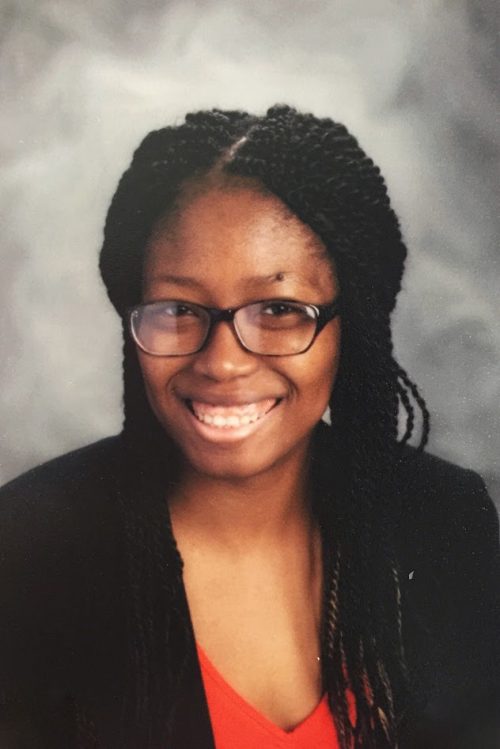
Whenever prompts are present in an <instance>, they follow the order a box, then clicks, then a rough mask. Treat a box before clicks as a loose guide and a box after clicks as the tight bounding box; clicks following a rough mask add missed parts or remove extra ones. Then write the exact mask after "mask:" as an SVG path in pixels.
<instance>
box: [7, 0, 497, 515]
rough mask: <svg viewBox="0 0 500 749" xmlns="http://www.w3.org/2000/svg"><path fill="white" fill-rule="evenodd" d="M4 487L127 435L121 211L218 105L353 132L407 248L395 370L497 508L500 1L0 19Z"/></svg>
mask: <svg viewBox="0 0 500 749" xmlns="http://www.w3.org/2000/svg"><path fill="white" fill-rule="evenodd" d="M0 12H1V17H0V30H1V31H0V33H1V36H2V46H1V50H0V55H1V57H0V70H1V76H2V79H1V90H2V107H1V115H0V116H1V121H2V125H1V135H0V147H1V151H2V170H1V173H0V201H1V204H2V214H3V218H2V238H1V247H2V262H1V275H0V304H1V307H2V313H1V316H2V326H1V328H0V336H1V346H2V349H1V350H2V356H1V357H0V372H1V390H0V408H1V412H0V423H1V430H0V438H1V444H0V449H1V453H0V483H3V482H5V481H6V480H8V479H9V478H11V477H13V476H15V475H16V474H18V473H20V472H21V471H23V470H25V469H27V468H29V467H31V466H32V465H35V464H37V463H39V462H41V461H43V460H46V459H48V458H50V457H52V456H55V455H57V454H60V453H62V452H66V451H68V450H70V449H72V448H74V447H77V446H80V445H82V444H85V443H87V442H90V441H93V440H95V439H98V438H100V437H102V436H105V435H108V434H111V433H115V432H117V431H118V430H119V429H120V420H121V404H120V398H121V341H120V328H119V322H118V320H117V319H116V317H115V314H114V312H113V311H112V309H111V305H110V304H109V303H108V301H107V299H106V295H105V292H104V289H103V287H102V285H101V282H100V280H99V278H98V272H97V254H98V250H99V247H100V242H101V233H102V225H103V221H104V216H105V211H106V208H107V205H108V203H109V199H110V197H111V195H112V192H113V191H114V188H115V186H116V183H117V180H118V178H119V176H120V174H121V172H122V171H123V170H124V168H126V166H127V164H128V162H129V159H130V157H131V153H132V150H133V149H134V148H135V146H136V145H137V144H138V142H139V140H140V139H141V138H142V136H143V135H144V134H145V133H146V132H147V131H149V130H151V129H154V128H158V127H161V126H163V125H164V124H167V123H170V122H173V121H176V120H177V121H178V120H180V119H181V118H182V116H183V114H184V113H185V112H186V111H188V110H193V109H200V108H206V107H212V106H219V107H223V108H245V109H249V110H251V111H258V112H261V111H263V110H265V108H267V107H268V106H270V105H272V104H274V103H276V102H286V103H291V104H293V105H295V106H297V107H299V108H301V109H305V110H310V111H313V112H314V113H315V114H317V115H319V116H331V117H333V118H334V119H338V120H340V121H343V122H344V123H345V124H346V125H347V126H348V127H349V128H350V129H351V130H352V132H353V133H354V134H355V135H356V136H357V137H358V139H359V141H360V143H361V145H362V146H363V147H364V148H365V149H366V150H367V151H368V153H369V154H370V155H371V156H372V157H373V158H374V159H375V161H376V162H378V164H379V165H380V167H381V169H382V172H383V174H384V175H385V176H386V179H387V182H388V186H389V191H390V195H391V198H392V201H393V204H394V207H395V209H396V211H397V212H398V214H399V216H400V218H401V221H402V228H403V232H404V236H405V239H406V242H407V244H408V247H409V259H408V264H407V273H406V279H405V282H404V290H403V292H402V294H401V296H400V299H399V303H398V307H397V310H396V313H395V317H394V322H395V342H396V351H397V353H398V356H399V359H400V361H401V363H402V364H403V366H404V367H406V368H407V369H408V370H409V372H410V373H411V375H412V376H413V377H414V379H416V381H417V383H418V384H419V385H420V386H421V389H422V392H423V394H424V396H425V397H426V399H427V401H428V404H429V407H430V409H431V412H432V414H433V421H432V425H433V430H432V439H431V442H430V446H429V449H430V450H431V451H433V452H436V453H438V454H439V455H441V456H443V457H447V458H449V459H451V460H454V461H455V462H458V463H460V464H462V465H465V466H469V467H473V468H475V469H476V470H479V471H480V472H481V473H482V475H483V477H484V478H485V480H486V481H487V483H488V485H489V488H490V491H491V493H492V495H493V497H494V498H495V499H496V501H497V503H498V502H500V463H499V458H498V456H499V455H500V427H499V408H498V404H499V402H500V377H499V362H500V327H499V325H498V298H499V294H498V286H499V279H500V260H499V255H498V249H497V246H496V245H497V238H498V235H497V232H496V223H495V222H496V204H497V198H498V193H497V189H496V188H497V179H498V171H499V161H500V159H499V151H500V148H499V142H498V139H496V136H495V129H496V128H495V126H496V119H495V112H496V108H497V105H498V95H497V93H496V90H497V89H496V85H495V57H494V55H495V38H496V28H497V24H498V11H497V9H496V4H495V3H494V0H469V1H467V0H453V1H451V0H448V1H446V0H406V1H405V2H404V3H399V2H396V1H395V0H371V1H370V2H367V0H350V2H348V3H346V2H344V0H252V2H251V3H250V2H244V0H205V1H203V0H167V2H165V0H163V2H160V1H159V0H143V1H142V2H140V3H134V2H132V1H131V0H108V1H107V2H106V3H101V2H98V0H89V1H88V2H87V3H86V4H85V5H83V4H82V3H81V2H78V0H53V1H47V0H1V2H0Z"/></svg>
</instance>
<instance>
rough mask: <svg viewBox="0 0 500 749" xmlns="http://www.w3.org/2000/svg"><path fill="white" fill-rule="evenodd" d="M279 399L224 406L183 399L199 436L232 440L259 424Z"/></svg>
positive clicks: (278, 402) (213, 440) (239, 438)
mask: <svg viewBox="0 0 500 749" xmlns="http://www.w3.org/2000/svg"><path fill="white" fill-rule="evenodd" d="M281 401H282V398H265V399H263V400H260V401H255V402H253V403H245V404H234V405H224V406H222V405H218V404H213V403H204V402H202V401H197V400H196V401H195V400H190V399H189V400H185V401H184V402H185V405H186V406H187V410H188V412H189V414H190V415H191V423H192V424H193V427H194V428H195V431H196V432H197V433H198V434H199V436H201V437H203V438H204V439H207V440H209V441H210V442H216V443H226V442H228V443H232V442H235V441H238V440H241V439H244V438H245V437H248V436H250V434H252V433H253V432H254V431H255V429H258V428H260V426H261V424H262V423H264V421H266V420H267V419H268V418H269V416H270V413H271V412H273V411H274V409H275V408H276V406H278V405H279V404H280V403H281Z"/></svg>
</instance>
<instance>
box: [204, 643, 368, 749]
mask: <svg viewBox="0 0 500 749" xmlns="http://www.w3.org/2000/svg"><path fill="white" fill-rule="evenodd" d="M196 647H197V651H198V659H199V662H200V667H201V674H202V678H203V685H204V688H205V694H206V698H207V703H208V709H209V713H210V721H211V724H212V731H213V734H214V739H215V746H216V749H234V747H236V746H237V747H238V749H255V747H256V746H258V747H259V749H310V748H311V747H314V748H315V749H339V743H338V738H337V731H336V729H335V724H334V721H333V717H332V714H331V711H330V708H329V705H328V698H327V695H326V694H325V695H323V697H322V699H321V701H320V702H319V703H318V704H317V706H316V707H315V708H314V710H313V711H312V712H311V713H310V714H309V715H308V716H307V717H306V718H304V720H302V721H301V722H300V723H299V724H298V725H297V726H296V727H295V728H294V729H293V730H291V731H285V730H284V729H283V728H280V727H279V726H277V725H276V724H275V723H273V722H272V721H270V720H269V719H268V718H266V717H265V716H264V715H262V713H260V712H259V711H258V710H256V709H255V708H254V707H253V706H252V705H250V704H249V703H248V702H247V701H246V700H245V699H243V697H241V695H239V694H238V693H237V692H236V691H235V690H234V689H233V687H232V686H231V685H230V684H228V682H227V681H226V680H225V679H224V677H223V676H222V675H221V674H220V673H219V671H218V670H217V669H216V668H215V666H214V664H213V663H212V662H211V661H210V659H209V658H208V656H207V654H206V653H205V651H204V650H203V649H202V648H201V646H200V645H199V644H198V643H197V644H196ZM350 696H351V695H350V694H349V693H348V698H349V697H350ZM348 704H349V711H350V713H351V716H352V713H353V709H354V704H353V700H352V699H350V700H349V701H348Z"/></svg>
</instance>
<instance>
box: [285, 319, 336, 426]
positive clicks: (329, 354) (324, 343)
mask: <svg viewBox="0 0 500 749" xmlns="http://www.w3.org/2000/svg"><path fill="white" fill-rule="evenodd" d="M324 333H327V335H325V336H324V337H323V336H322V334H320V336H319V337H318V338H317V340H316V342H315V344H314V345H313V346H312V348H311V349H310V350H309V351H308V352H307V353H306V354H305V355H304V356H303V357H297V359H296V360H295V361H293V362H292V361H290V366H291V367H293V371H292V369H290V371H289V374H290V379H291V380H292V381H294V383H295V386H296V389H297V394H298V396H299V398H300V399H301V400H302V402H307V407H308V409H311V411H314V413H316V412H318V413H320V416H321V415H322V413H323V411H324V409H325V408H326V406H327V405H328V401H329V399H330V395H331V392H332V389H333V385H334V383H335V378H336V375H337V370H338V365H339V361H340V327H339V326H338V325H337V326H335V328H334V329H333V330H332V331H326V330H325V331H324Z"/></svg>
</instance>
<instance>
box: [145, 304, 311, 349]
mask: <svg viewBox="0 0 500 749" xmlns="http://www.w3.org/2000/svg"><path fill="white" fill-rule="evenodd" d="M131 327H132V332H133V335H134V337H135V339H136V341H137V343H138V344H139V346H141V348H143V349H144V350H145V351H147V352H148V353H150V354H157V355H159V356H161V355H163V356H168V355H170V356H174V355H177V356H180V355H186V354H191V353H195V352H196V351H199V350H200V348H201V347H202V346H203V344H204V343H205V339H206V336H207V333H208V330H209V328H210V314H209V313H208V312H207V311H206V310H205V309H203V307H199V306H198V305H195V304H189V303H187V302H178V301H164V302H156V303H153V304H147V305H143V306H141V307H137V308H136V309H135V310H133V312H132V315H131ZM234 327H235V329H236V333H237V335H238V337H239V339H240V341H241V343H242V344H243V346H245V347H246V348H247V349H249V350H250V351H253V352H254V353H256V354H267V355H275V356H280V355H290V354H296V353H301V352H302V351H304V350H305V349H306V348H308V346H309V345H310V343H311V341H312V340H313V338H314V334H315V331H316V314H315V311H314V308H312V307H309V306H307V305H304V304H299V303H298V302H287V301H280V300H277V301H272V300H271V301H265V302H257V303H254V304H248V305H246V306H245V307H241V308H240V309H239V310H238V311H237V312H236V313H235V315H234Z"/></svg>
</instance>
